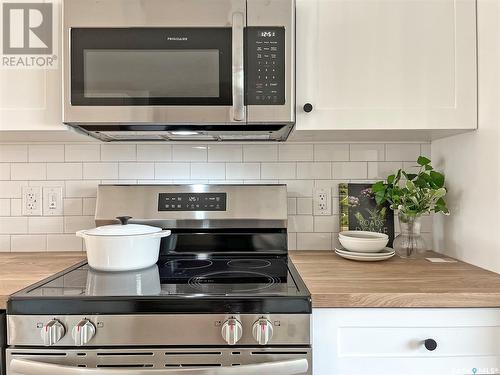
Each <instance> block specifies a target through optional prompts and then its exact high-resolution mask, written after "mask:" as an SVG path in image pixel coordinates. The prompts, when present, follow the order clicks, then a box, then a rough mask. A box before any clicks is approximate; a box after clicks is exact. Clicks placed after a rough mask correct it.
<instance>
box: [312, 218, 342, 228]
mask: <svg viewBox="0 0 500 375" xmlns="http://www.w3.org/2000/svg"><path fill="white" fill-rule="evenodd" d="M338 230H339V216H338V215H329V216H314V231H315V232H336V231H338Z"/></svg>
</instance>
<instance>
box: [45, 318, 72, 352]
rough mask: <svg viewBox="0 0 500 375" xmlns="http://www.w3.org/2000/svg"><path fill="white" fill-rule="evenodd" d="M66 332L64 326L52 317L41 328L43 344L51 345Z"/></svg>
mask: <svg viewBox="0 0 500 375" xmlns="http://www.w3.org/2000/svg"><path fill="white" fill-rule="evenodd" d="M65 334H66V328H64V325H63V324H62V323H61V322H60V321H59V320H57V319H53V320H51V321H50V322H48V323H47V324H44V325H43V327H42V330H41V335H42V339H43V344H44V345H45V346H52V345H54V344H55V343H56V342H58V341H59V340H61V339H62V338H63V337H64V335H65Z"/></svg>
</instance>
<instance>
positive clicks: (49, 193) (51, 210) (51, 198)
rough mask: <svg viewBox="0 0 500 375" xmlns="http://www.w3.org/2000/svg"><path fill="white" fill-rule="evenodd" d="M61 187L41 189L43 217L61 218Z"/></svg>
mask: <svg viewBox="0 0 500 375" xmlns="http://www.w3.org/2000/svg"><path fill="white" fill-rule="evenodd" d="M62 214H63V203H62V187H61V186H46V187H44V188H43V215H44V216H62Z"/></svg>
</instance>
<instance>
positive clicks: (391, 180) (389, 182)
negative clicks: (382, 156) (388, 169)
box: [387, 174, 396, 184]
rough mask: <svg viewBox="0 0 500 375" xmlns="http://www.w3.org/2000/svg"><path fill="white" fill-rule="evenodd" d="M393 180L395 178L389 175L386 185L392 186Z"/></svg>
mask: <svg viewBox="0 0 500 375" xmlns="http://www.w3.org/2000/svg"><path fill="white" fill-rule="evenodd" d="M395 178H396V176H394V175H393V174H391V175H390V176H388V177H387V183H388V184H392V183H393V182H394V179H395Z"/></svg>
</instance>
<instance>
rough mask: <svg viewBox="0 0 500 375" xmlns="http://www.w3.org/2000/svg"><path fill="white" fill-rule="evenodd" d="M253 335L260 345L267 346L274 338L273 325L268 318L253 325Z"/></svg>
mask: <svg viewBox="0 0 500 375" xmlns="http://www.w3.org/2000/svg"><path fill="white" fill-rule="evenodd" d="M252 334H253V338H254V339H255V340H257V342H258V343H259V345H267V344H268V343H269V341H270V340H271V337H273V325H272V323H271V322H270V321H269V320H267V319H266V318H261V319H259V320H257V321H256V322H255V323H254V324H253V328H252Z"/></svg>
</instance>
